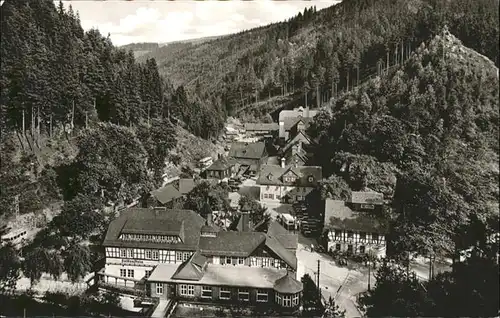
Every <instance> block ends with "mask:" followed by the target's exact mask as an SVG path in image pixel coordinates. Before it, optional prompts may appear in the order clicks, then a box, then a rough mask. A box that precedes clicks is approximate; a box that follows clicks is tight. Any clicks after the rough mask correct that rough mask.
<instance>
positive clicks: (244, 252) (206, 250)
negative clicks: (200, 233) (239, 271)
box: [199, 232, 266, 257]
mask: <svg viewBox="0 0 500 318" xmlns="http://www.w3.org/2000/svg"><path fill="white" fill-rule="evenodd" d="M265 240H266V236H265V234H264V233H257V232H219V233H218V234H217V237H200V245H199V246H200V251H201V253H202V254H204V255H215V256H236V257H247V256H249V255H250V254H251V253H252V252H253V251H254V250H255V249H256V248H257V247H259V245H261V244H262V243H263V242H264V241H265Z"/></svg>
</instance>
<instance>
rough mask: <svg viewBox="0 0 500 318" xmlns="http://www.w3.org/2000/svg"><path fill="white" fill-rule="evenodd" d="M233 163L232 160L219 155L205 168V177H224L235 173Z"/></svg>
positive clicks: (229, 176)
mask: <svg viewBox="0 0 500 318" xmlns="http://www.w3.org/2000/svg"><path fill="white" fill-rule="evenodd" d="M235 170H236V169H235V164H234V162H233V161H232V160H229V159H227V158H222V157H219V158H218V159H217V160H216V161H215V162H214V163H213V164H212V165H211V166H210V167H208V168H207V169H206V170H205V176H206V177H207V178H215V179H219V180H222V179H226V178H231V177H232V176H234V174H235V172H236V171H235Z"/></svg>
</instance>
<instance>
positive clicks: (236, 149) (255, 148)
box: [229, 142, 266, 159]
mask: <svg viewBox="0 0 500 318" xmlns="http://www.w3.org/2000/svg"><path fill="white" fill-rule="evenodd" d="M265 150H266V144H265V143H264V142H252V143H248V142H234V143H233V144H232V145H231V149H230V150H229V157H232V158H246V159H260V158H262V157H264V154H265Z"/></svg>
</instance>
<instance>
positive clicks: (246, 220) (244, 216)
mask: <svg viewBox="0 0 500 318" xmlns="http://www.w3.org/2000/svg"><path fill="white" fill-rule="evenodd" d="M240 222H241V232H249V231H250V213H248V212H246V211H244V212H243V211H242V212H241V221H240Z"/></svg>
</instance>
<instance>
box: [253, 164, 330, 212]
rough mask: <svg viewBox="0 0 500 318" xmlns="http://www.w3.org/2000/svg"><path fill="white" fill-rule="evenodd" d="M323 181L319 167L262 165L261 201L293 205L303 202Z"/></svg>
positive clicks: (260, 178) (259, 182) (258, 182)
mask: <svg viewBox="0 0 500 318" xmlns="http://www.w3.org/2000/svg"><path fill="white" fill-rule="evenodd" d="M321 179H322V168H321V167H317V166H297V167H296V166H290V167H286V165H285V163H284V160H282V165H281V166H277V165H262V166H261V170H260V171H259V176H258V179H257V185H258V186H259V188H260V200H261V201H267V202H285V203H293V202H297V201H303V200H304V199H305V197H306V196H307V195H308V194H309V193H310V192H311V191H313V190H314V189H315V187H316V186H317V184H318V182H319V181H321Z"/></svg>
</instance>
